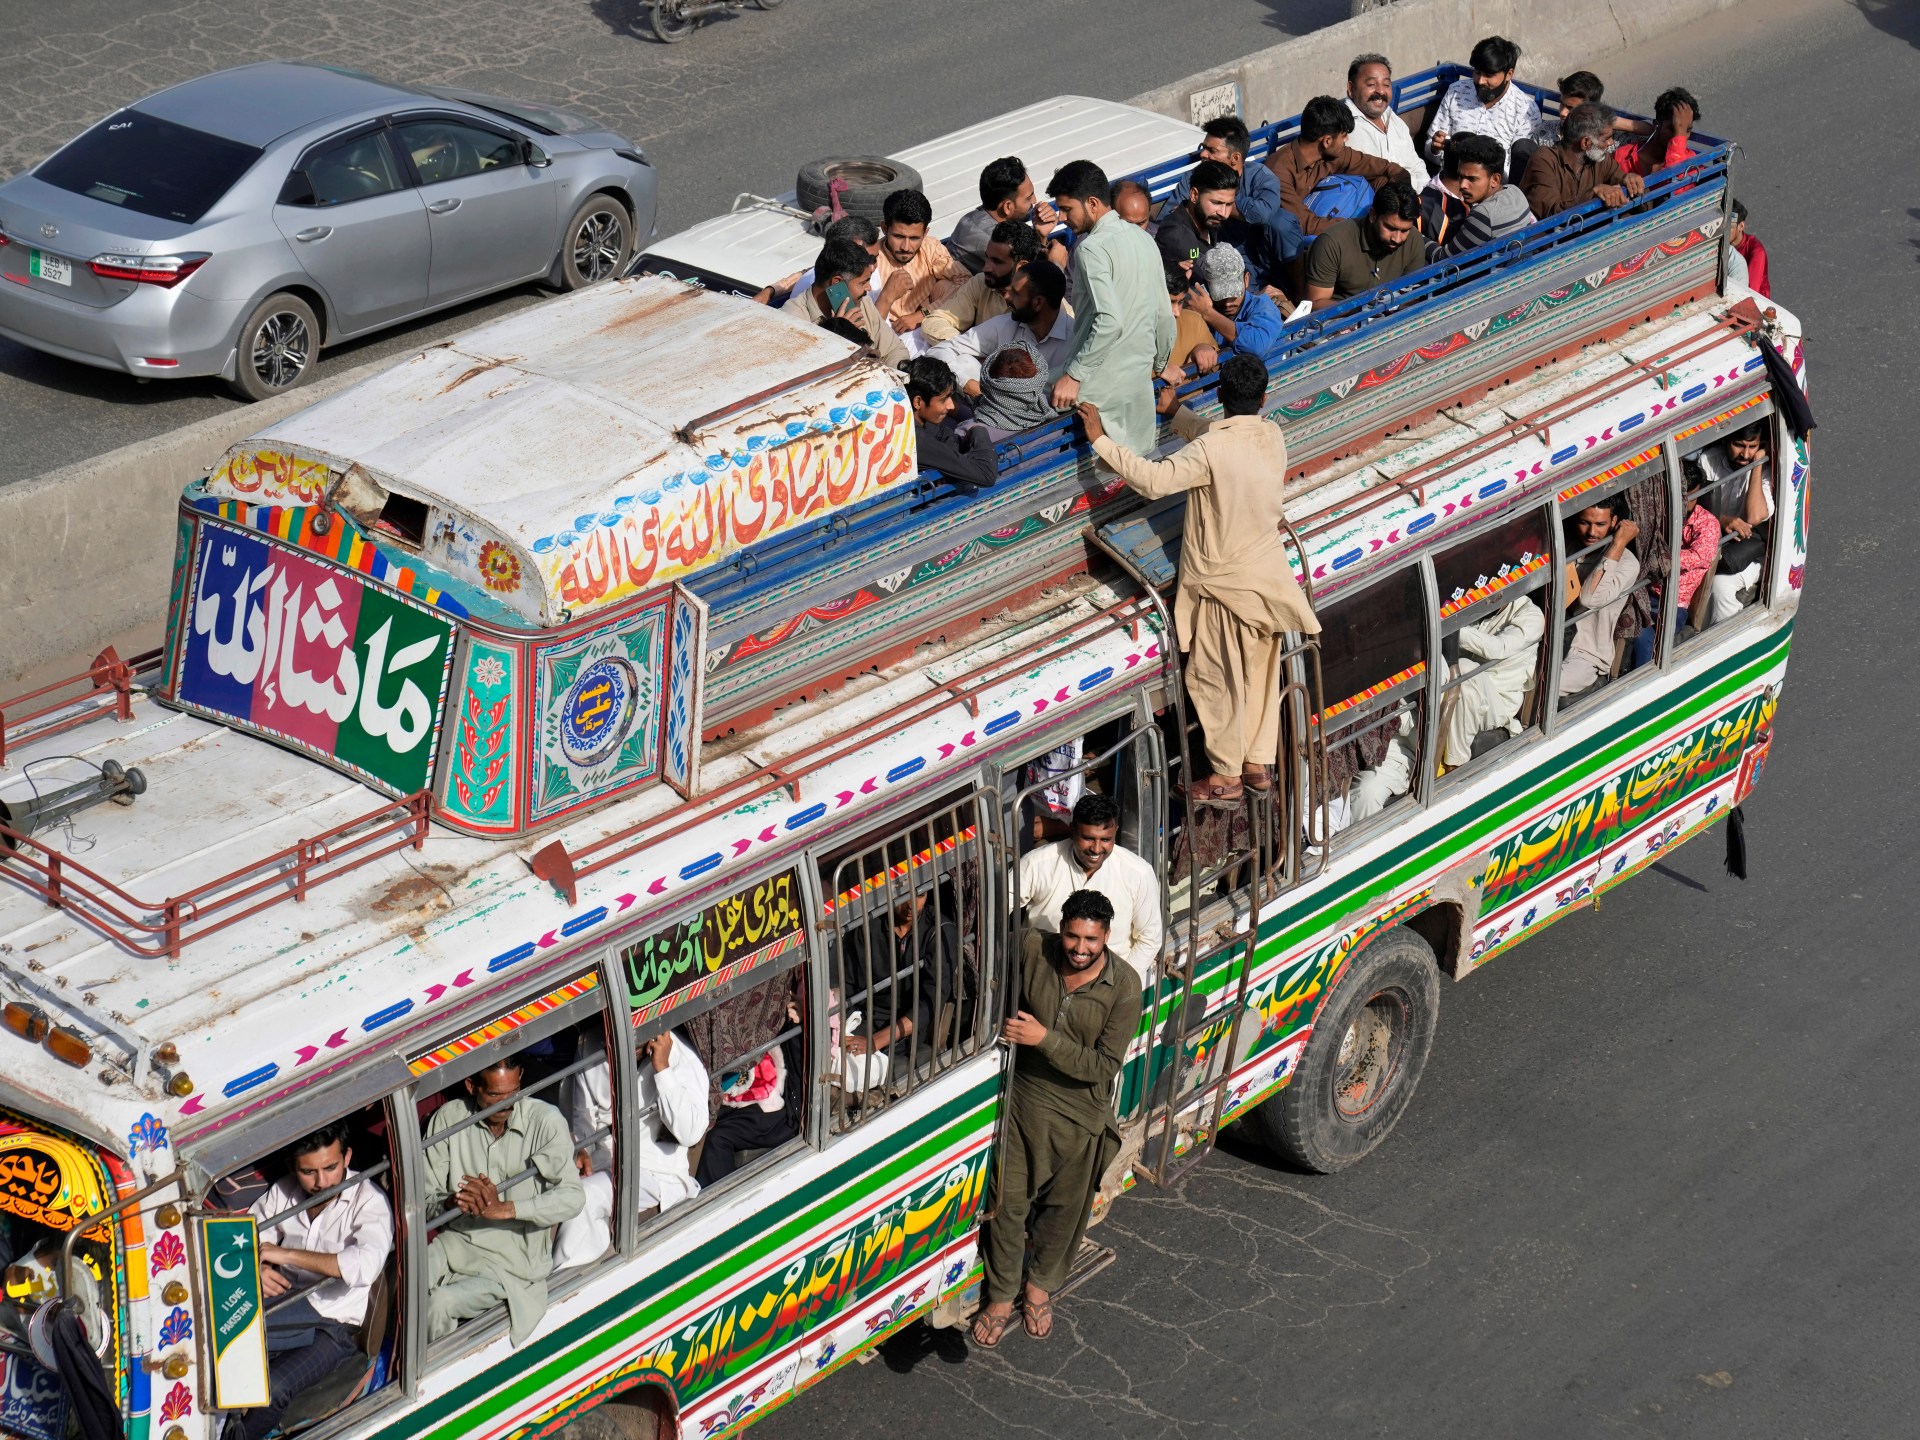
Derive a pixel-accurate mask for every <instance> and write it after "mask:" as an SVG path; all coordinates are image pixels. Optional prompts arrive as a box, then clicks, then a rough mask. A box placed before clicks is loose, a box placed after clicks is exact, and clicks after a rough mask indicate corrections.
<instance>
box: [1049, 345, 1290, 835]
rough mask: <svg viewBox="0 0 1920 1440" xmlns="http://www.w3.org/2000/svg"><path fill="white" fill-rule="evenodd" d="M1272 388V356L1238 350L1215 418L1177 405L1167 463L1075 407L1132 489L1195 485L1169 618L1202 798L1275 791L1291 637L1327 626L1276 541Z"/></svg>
mask: <svg viewBox="0 0 1920 1440" xmlns="http://www.w3.org/2000/svg"><path fill="white" fill-rule="evenodd" d="M1266 396H1267V367H1266V365H1265V364H1264V363H1262V362H1261V361H1260V360H1259V359H1258V358H1257V357H1255V356H1252V355H1236V356H1234V357H1233V358H1232V359H1230V360H1228V361H1227V363H1226V364H1224V365H1222V366H1221V367H1220V405H1221V408H1222V409H1223V410H1225V411H1226V414H1225V415H1224V416H1223V417H1222V418H1221V419H1218V420H1212V421H1208V420H1203V419H1201V418H1200V417H1199V416H1198V415H1195V414H1194V413H1193V412H1192V411H1191V410H1188V409H1187V408H1186V407H1185V406H1182V407H1181V408H1180V409H1179V410H1178V411H1177V412H1175V414H1174V417H1173V428H1174V429H1175V430H1176V431H1177V432H1178V433H1179V434H1180V436H1181V437H1182V438H1183V439H1185V440H1186V441H1187V444H1186V445H1185V446H1184V447H1183V448H1181V449H1180V450H1177V451H1175V452H1174V453H1173V455H1172V456H1170V457H1169V458H1167V459H1165V460H1146V459H1143V458H1141V457H1140V456H1139V455H1136V454H1135V453H1134V452H1133V451H1131V450H1129V449H1127V448H1126V447H1124V446H1122V445H1119V444H1116V443H1115V442H1114V440H1113V439H1112V437H1110V436H1109V435H1108V434H1107V433H1106V429H1105V427H1104V426H1103V425H1102V424H1101V420H1100V412H1099V410H1098V409H1097V408H1096V407H1094V406H1092V405H1081V406H1080V407H1079V412H1080V419H1081V421H1082V423H1083V424H1084V425H1085V426H1086V429H1087V438H1088V439H1089V440H1091V441H1092V442H1093V450H1094V453H1095V454H1096V455H1098V456H1099V457H1100V458H1101V459H1102V460H1104V461H1105V462H1106V463H1107V464H1108V465H1110V466H1112V467H1113V469H1114V470H1115V471H1117V472H1118V473H1119V475H1120V478H1121V479H1123V480H1124V481H1126V483H1127V485H1128V487H1129V488H1131V489H1133V490H1135V491H1137V492H1138V493H1139V494H1141V495H1144V496H1146V497H1147V498H1148V499H1150V500H1153V499H1159V498H1160V497H1161V496H1164V495H1174V494H1178V493H1180V492H1182V491H1186V492H1188V493H1187V515H1186V523H1185V530H1184V533H1183V535H1182V537H1181V542H1180V589H1179V594H1178V595H1177V597H1176V598H1175V602H1174V624H1175V625H1176V626H1177V627H1178V629H1179V632H1180V637H1179V638H1180V648H1181V649H1182V650H1184V651H1186V652H1187V671H1186V680H1187V698H1188V700H1189V702H1190V703H1191V704H1192V705H1193V708H1194V713H1195V715H1196V716H1197V717H1198V718H1199V721H1200V728H1201V730H1202V732H1203V733H1204V734H1205V736H1206V744H1207V761H1208V763H1209V764H1210V765H1211V766H1212V769H1213V774H1212V776H1211V777H1210V778H1209V779H1207V780H1204V781H1201V782H1198V783H1196V784H1194V785H1193V786H1192V787H1191V793H1192V795H1193V797H1194V798H1195V799H1199V800H1220V801H1231V800H1237V799H1239V798H1240V796H1241V795H1242V794H1243V793H1244V791H1245V789H1246V788H1249V787H1250V788H1252V789H1255V790H1266V789H1269V788H1271V786H1272V784H1273V779H1272V775H1273V772H1272V767H1273V766H1274V764H1275V763H1276V762H1277V760H1278V758H1279V744H1280V685H1281V679H1282V676H1281V666H1280V655H1281V652H1282V650H1283V649H1284V648H1285V644H1286V634H1287V632H1288V631H1296V632H1299V633H1301V634H1306V635H1317V634H1319V633H1320V622H1319V621H1318V620H1316V619H1314V616H1313V611H1312V610H1311V609H1309V608H1308V606H1307V600H1306V596H1304V595H1302V594H1301V593H1300V586H1299V584H1298V583H1297V582H1296V581H1295V580H1294V578H1293V569H1292V566H1291V565H1290V564H1289V562H1288V560H1287V552H1286V548H1285V547H1284V546H1283V545H1282V544H1281V541H1280V521H1281V518H1282V514H1283V511H1282V497H1283V495H1284V494H1285V490H1286V475H1287V444H1286V441H1285V440H1284V439H1283V438H1282V436H1281V434H1280V427H1279V426H1278V425H1275V424H1274V423H1273V422H1272V421H1270V420H1265V419H1262V418H1261V415H1260V407H1261V406H1262V404H1263V403H1265V400H1266Z"/></svg>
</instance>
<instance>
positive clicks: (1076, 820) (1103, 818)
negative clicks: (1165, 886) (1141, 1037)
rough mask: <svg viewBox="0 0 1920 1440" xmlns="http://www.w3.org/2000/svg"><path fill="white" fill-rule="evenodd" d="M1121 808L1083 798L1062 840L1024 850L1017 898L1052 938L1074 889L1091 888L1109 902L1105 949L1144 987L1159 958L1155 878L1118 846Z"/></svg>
mask: <svg viewBox="0 0 1920 1440" xmlns="http://www.w3.org/2000/svg"><path fill="white" fill-rule="evenodd" d="M1119 835H1120V807H1119V806H1117V805H1115V804H1114V803H1113V801H1111V800H1109V799H1108V798H1107V797H1106V796H1104V795H1095V794H1092V793H1088V794H1085V795H1082V796H1081V797H1080V798H1079V800H1078V801H1076V802H1075V804H1074V807H1073V825H1072V828H1071V829H1069V830H1068V832H1067V838H1066V839H1064V840H1056V841H1054V842H1053V843H1052V844H1050V845H1042V846H1040V847H1039V848H1038V849H1036V850H1029V851H1028V852H1027V853H1026V855H1024V856H1023V857H1022V858H1021V861H1020V900H1021V902H1022V903H1023V904H1024V905H1025V906H1026V910H1027V924H1028V925H1030V926H1032V927H1033V928H1034V929H1035V930H1042V931H1046V932H1048V933H1053V934H1057V933H1058V932H1059V929H1060V907H1061V906H1063V905H1065V904H1066V903H1067V897H1068V896H1069V895H1071V894H1073V892H1074V891H1076V890H1094V891H1097V892H1098V893H1100V894H1102V895H1104V896H1106V897H1107V899H1108V900H1109V901H1111V902H1112V904H1113V925H1112V927H1111V930H1110V932H1109V933H1110V934H1111V935H1112V939H1111V940H1110V941H1109V946H1110V948H1111V949H1112V950H1113V952H1114V954H1116V955H1118V956H1120V957H1121V958H1122V959H1123V960H1125V961H1126V962H1127V963H1128V964H1129V965H1131V966H1132V967H1133V968H1134V970H1135V971H1136V972H1138V974H1139V976H1140V979H1141V982H1142V983H1143V984H1144V983H1145V982H1147V981H1148V980H1150V979H1151V978H1152V976H1153V964H1154V961H1155V960H1157V959H1159V957H1160V936H1161V933H1162V929H1163V925H1162V921H1161V918H1160V880H1159V878H1158V877H1157V876H1156V875H1155V874H1154V873H1153V867H1152V866H1151V865H1149V864H1148V863H1147V862H1146V861H1144V860H1142V859H1141V858H1140V857H1139V856H1138V855H1136V854H1134V853H1133V852H1132V851H1131V850H1128V849H1127V848H1125V847H1124V846H1122V845H1120V844H1119V843H1118V840H1119Z"/></svg>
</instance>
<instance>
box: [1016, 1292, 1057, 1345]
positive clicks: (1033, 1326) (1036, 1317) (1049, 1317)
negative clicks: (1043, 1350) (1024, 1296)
mask: <svg viewBox="0 0 1920 1440" xmlns="http://www.w3.org/2000/svg"><path fill="white" fill-rule="evenodd" d="M1020 1323H1021V1325H1023V1326H1024V1327H1025V1328H1026V1332H1027V1334H1029V1335H1031V1336H1032V1337H1033V1338H1034V1339H1036V1340H1044V1339H1046V1338H1047V1337H1048V1336H1049V1335H1051V1334H1053V1299H1052V1297H1051V1296H1049V1297H1048V1298H1047V1299H1045V1300H1027V1301H1024V1302H1023V1303H1022V1304H1021V1306H1020Z"/></svg>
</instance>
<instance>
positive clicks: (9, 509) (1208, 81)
mask: <svg viewBox="0 0 1920 1440" xmlns="http://www.w3.org/2000/svg"><path fill="white" fill-rule="evenodd" d="M1738 3H1739V0H1401V3H1396V4H1392V5H1389V6H1386V7H1384V8H1382V9H1378V10H1373V11H1370V12H1368V13H1366V14H1363V15H1357V16H1355V17H1354V18H1352V19H1350V20H1345V21H1342V22H1341V23H1339V24H1337V25H1332V26H1329V27H1328V28H1326V29H1324V30H1316V31H1315V32H1313V33H1312V34H1310V35H1303V36H1300V37H1299V38H1297V39H1293V40H1287V41H1284V42H1282V43H1281V44H1278V45H1274V46H1272V47H1270V48H1269V49H1266V50H1261V51H1257V52H1256V53H1254V54H1252V55H1248V56H1245V57H1243V58H1241V59H1239V60H1235V61H1232V62H1231V63H1229V64H1225V65H1219V66H1216V67H1214V68H1213V69H1211V70H1205V71H1202V72H1201V73H1200V74H1198V75H1189V76H1188V77H1187V78H1186V79H1184V80H1181V81H1178V82H1176V83H1174V84H1172V85H1163V86H1161V87H1160V88H1159V89H1157V90H1150V91H1148V92H1147V93H1146V94H1144V95H1138V96H1135V97H1134V100H1133V103H1134V104H1136V105H1140V106H1143V107H1145V108H1147V109H1150V110H1157V111H1159V112H1161V113H1163V114H1166V115H1172V116H1175V117H1177V118H1179V119H1182V120H1185V119H1190V118H1191V116H1192V113H1193V112H1192V101H1193V97H1194V95H1195V93H1196V92H1198V91H1205V90H1208V89H1216V90H1217V89H1218V87H1220V86H1222V85H1229V84H1230V85H1237V86H1238V87H1239V90H1238V93H1239V96H1240V107H1241V114H1242V115H1243V116H1245V117H1246V119H1247V120H1248V121H1249V122H1250V123H1259V122H1262V121H1265V120H1273V119H1278V118H1280V117H1282V116H1286V115H1292V114H1295V113H1297V112H1298V111H1299V109H1300V107H1301V106H1302V105H1303V104H1305V103H1306V102H1307V101H1308V100H1309V99H1311V98H1312V97H1313V96H1315V95H1324V94H1334V95H1338V94H1341V93H1343V87H1344V85H1345V82H1346V73H1347V62H1348V61H1349V60H1351V59H1352V58H1353V57H1354V56H1355V55H1357V54H1360V53H1362V52H1364V51H1368V50H1377V51H1380V52H1381V53H1382V54H1385V55H1388V56H1390V57H1391V58H1392V59H1393V61H1394V64H1395V67H1396V68H1397V69H1398V70H1399V71H1400V72H1402V73H1407V74H1410V73H1412V72H1413V71H1416V70H1422V69H1425V68H1426V67H1427V66H1429V65H1432V64H1435V63H1437V62H1439V61H1442V60H1464V59H1465V58H1466V55H1467V51H1468V50H1469V49H1471V48H1472V46H1473V42H1474V41H1475V40H1477V39H1478V38H1480V37H1481V36H1483V35H1496V34H1498V35H1505V36H1507V37H1509V38H1510V39H1512V40H1514V41H1516V42H1517V43H1518V44H1519V45H1520V47H1521V48H1522V50H1523V51H1524V52H1525V57H1524V58H1523V60H1522V61H1521V66H1522V70H1521V73H1522V74H1523V75H1524V76H1526V77H1527V78H1528V79H1530V80H1533V81H1536V82H1542V81H1544V82H1545V83H1548V84H1551V83H1552V81H1553V80H1554V79H1555V78H1556V77H1558V76H1560V75H1562V74H1565V73H1566V72H1567V71H1569V70H1576V69H1585V68H1591V67H1592V66H1593V65H1594V62H1595V61H1597V60H1599V59H1600V58H1602V57H1604V56H1605V55H1607V54H1609V53H1611V52H1613V51H1616V50H1621V49H1624V48H1626V47H1627V46H1629V45H1636V44H1639V43H1641V42H1643V41H1645V40H1648V39H1650V38H1652V37H1654V36H1656V35H1659V34H1662V33H1664V32H1666V31H1669V30H1673V29H1676V28H1678V27H1679V26H1681V25H1684V24H1687V23H1688V22H1690V21H1692V20H1696V19H1699V18H1700V17H1702V16H1705V15H1708V14H1711V13H1713V12H1715V11H1718V10H1724V9H1728V8H1730V7H1731V6H1733V5H1735V4H1738ZM394 363H396V361H394V360H379V361H374V362H373V363H371V364H368V365H363V366H360V367H358V368H357V369H353V370H347V371H342V372H341V373H340V374H338V375H329V376H327V377H326V378H324V379H322V380H319V381H317V382H316V383H315V384H313V385H312V386H310V387H308V388H306V389H304V390H300V391H297V392H295V393H294V394H293V395H290V396H287V397H285V398H283V399H279V400H271V401H267V402H264V403H262V404H259V405H255V406H251V407H249V408H248V409H244V410H236V411H234V412H233V413H232V414H230V415H222V416H216V417H214V418H213V419H210V420H203V421H201V422H199V423H197V424H194V425H188V426H186V427H185V428H183V429H180V430H176V431H174V432H172V433H171V434H169V435H164V436H161V437H160V438H158V439H156V440H148V441H142V442H140V443H139V444H136V445H129V446H127V447H125V448H124V449H121V450H115V451H112V452H111V453H109V454H106V455H101V456H98V457H96V458H95V459H92V460H88V461H85V462H83V463H81V464H78V465H69V466H67V467H65V468H64V469H60V470H55V471H52V472H51V473H49V474H46V475H42V476H39V477H38V478H36V479H33V480H28V481H24V482H22V483H20V484H16V485H8V486H4V487H0V617H4V619H0V686H8V687H10V686H11V683H12V681H13V680H14V679H15V678H16V677H18V676H20V675H22V674H24V673H26V672H27V671H29V670H31V669H33V668H35V667H38V666H44V665H46V664H47V663H48V662H50V661H55V660H59V659H62V658H64V657H71V658H73V659H74V662H75V665H76V668H77V667H78V666H81V665H84V664H85V663H86V659H87V657H90V656H92V655H93V654H94V653H96V652H97V651H98V650H99V649H100V648H101V647H102V646H103V645H105V644H107V643H108V642H109V641H111V640H112V639H113V638H114V637H115V636H119V635H124V634H126V633H127V632H128V631H131V630H134V629H136V628H138V627H140V626H143V625H150V624H152V623H153V622H154V621H156V620H158V619H160V618H161V617H162V616H163V615H164V613H165V609H166V603H167V581H168V576H169V569H170V566H171V563H172V559H173V523H172V521H173V514H174V511H175V508H176V506H177V505H178V502H179V496H180V490H181V488H182V487H183V486H185V485H187V484H188V483H190V482H191V481H193V480H195V479H197V478H198V477H199V476H201V475H204V474H205V473H206V472H207V470H208V468H209V467H210V466H211V465H212V463H213V462H214V461H215V460H217V459H218V458H219V457H220V455H221V453H222V452H223V451H225V450H226V448H227V447H228V446H230V445H232V444H234V443H235V442H236V441H239V440H242V439H244V438H245V437H246V436H248V435H250V434H252V433H253V432H254V431H255V430H258V429H260V428H261V427H262V426H264V425H268V424H271V423H272V422H274V421H276V420H279V419H281V418H283V417H284V416H286V415H289V414H291V413H293V412H294V411H295V410H299V409H301V408H303V407H304V406H307V405H310V404H312V403H313V402H314V401H316V400H320V399H324V398H325V397H326V396H328V395H331V394H334V393H335V392H337V391H339V390H342V389H345V388H346V387H347V386H349V385H352V384H353V383H355V382H356V381H358V380H361V379H363V378H365V377H366V376H368V375H371V374H374V373H375V372H377V371H379V370H381V369H384V368H385V367H386V366H388V365H390V364H394Z"/></svg>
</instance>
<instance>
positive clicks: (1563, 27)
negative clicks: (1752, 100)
mask: <svg viewBox="0 0 1920 1440" xmlns="http://www.w3.org/2000/svg"><path fill="white" fill-rule="evenodd" d="M1738 3H1740V0H1400V3H1397V4H1393V5H1387V6H1384V7H1382V8H1380V9H1377V10H1370V11H1368V12H1366V13H1365V14H1362V15H1356V16H1354V17H1353V18H1352V19H1350V20H1343V21H1341V22H1340V23H1339V24H1337V25H1329V26H1328V27H1327V28H1326V29H1324V30H1316V31H1314V32H1313V33H1312V34H1310V35H1302V36H1300V37H1299V38H1298V39H1294V40H1287V41H1283V42H1282V43H1280V44H1278V45H1274V46H1271V47H1269V48H1268V49H1265V50H1260V51H1256V52H1255V53H1254V54H1252V55H1247V56H1243V57H1242V58H1241V59H1238V60H1234V61H1231V62H1229V63H1227V64H1225V65H1217V66H1215V67H1214V68H1213V69H1211V70H1203V71H1201V72H1200V73H1199V74H1198V75H1189V76H1187V78H1186V79H1184V80H1177V81H1175V82H1174V83H1173V84H1171V85H1162V86H1160V87H1159V88H1158V89H1155V90H1149V91H1147V93H1146V94H1144V95H1136V96H1134V97H1133V101H1132V103H1133V104H1135V105H1139V106H1142V107H1144V108H1145V109H1148V110H1157V111H1159V112H1160V113H1161V114H1163V115H1171V116H1173V117H1175V118H1176V119H1180V120H1191V119H1192V118H1193V116H1194V110H1193V105H1192V102H1193V98H1194V96H1195V95H1196V94H1197V93H1200V92H1205V91H1209V90H1217V89H1218V87H1220V86H1223V85H1237V86H1239V93H1240V114H1241V116H1242V118H1244V119H1245V120H1246V121H1247V123H1248V124H1249V125H1259V124H1262V123H1264V122H1266V121H1269V120H1279V119H1282V118H1284V117H1285V116H1288V115H1297V114H1298V113H1299V112H1300V107H1301V106H1303V105H1305V104H1306V103H1307V101H1309V100H1311V99H1312V98H1313V97H1314V96H1315V95H1335V96H1338V95H1344V94H1345V93H1346V82H1347V64H1348V62H1349V61H1351V60H1352V59H1353V57H1354V56H1356V55H1363V54H1365V53H1366V52H1368V51H1370V50H1371V51H1378V52H1379V53H1380V54H1382V55H1385V56H1387V57H1388V58H1389V59H1391V60H1392V61H1393V66H1394V70H1395V71H1396V72H1397V73H1399V74H1403V75H1411V74H1412V73H1413V72H1415V71H1416V70H1425V69H1426V68H1427V67H1428V66H1430V65H1436V64H1439V63H1440V62H1442V61H1446V60H1457V61H1462V62H1464V61H1465V60H1466V58H1467V52H1468V51H1469V50H1471V49H1472V48H1473V43H1474V41H1476V40H1478V39H1480V38H1481V37H1482V36H1485V35H1504V36H1506V37H1507V38H1508V39H1509V40H1512V41H1513V42H1514V43H1515V44H1517V45H1518V46H1519V47H1520V49H1521V52H1522V58H1521V61H1520V74H1521V77H1522V78H1523V79H1525V80H1527V81H1529V82H1530V83H1533V84H1536V85H1539V84H1544V85H1548V86H1551V85H1552V84H1553V82H1554V81H1555V80H1556V79H1557V78H1558V77H1559V76H1561V75H1565V74H1567V73H1568V72H1569V71H1573V70H1590V69H1593V68H1594V62H1596V61H1597V60H1599V59H1600V58H1602V57H1603V56H1605V55H1608V54H1610V53H1612V52H1613V51H1616V50H1624V49H1626V48H1627V47H1628V46H1630V45H1638V44H1641V43H1642V42H1644V41H1646V40H1649V39H1652V38H1653V37H1654V36H1657V35H1661V34H1664V33H1665V32H1667V31H1669V30H1675V29H1678V28H1679V27H1680V26H1682V25H1685V24H1687V23H1689V22H1690V21H1694V20H1698V19H1700V18H1701V17H1702V16H1705V15H1711V14H1713V13H1714V12H1715V11H1719V10H1726V9H1730V8H1731V7H1732V6H1734V5H1736V4H1738ZM1601 78H1603V79H1604V78H1605V77H1604V76H1602V77H1601ZM1608 98H1609V99H1611V98H1612V97H1611V96H1609V97H1608ZM1204 103H1206V102H1205V100H1204V99H1203V104H1204Z"/></svg>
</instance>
